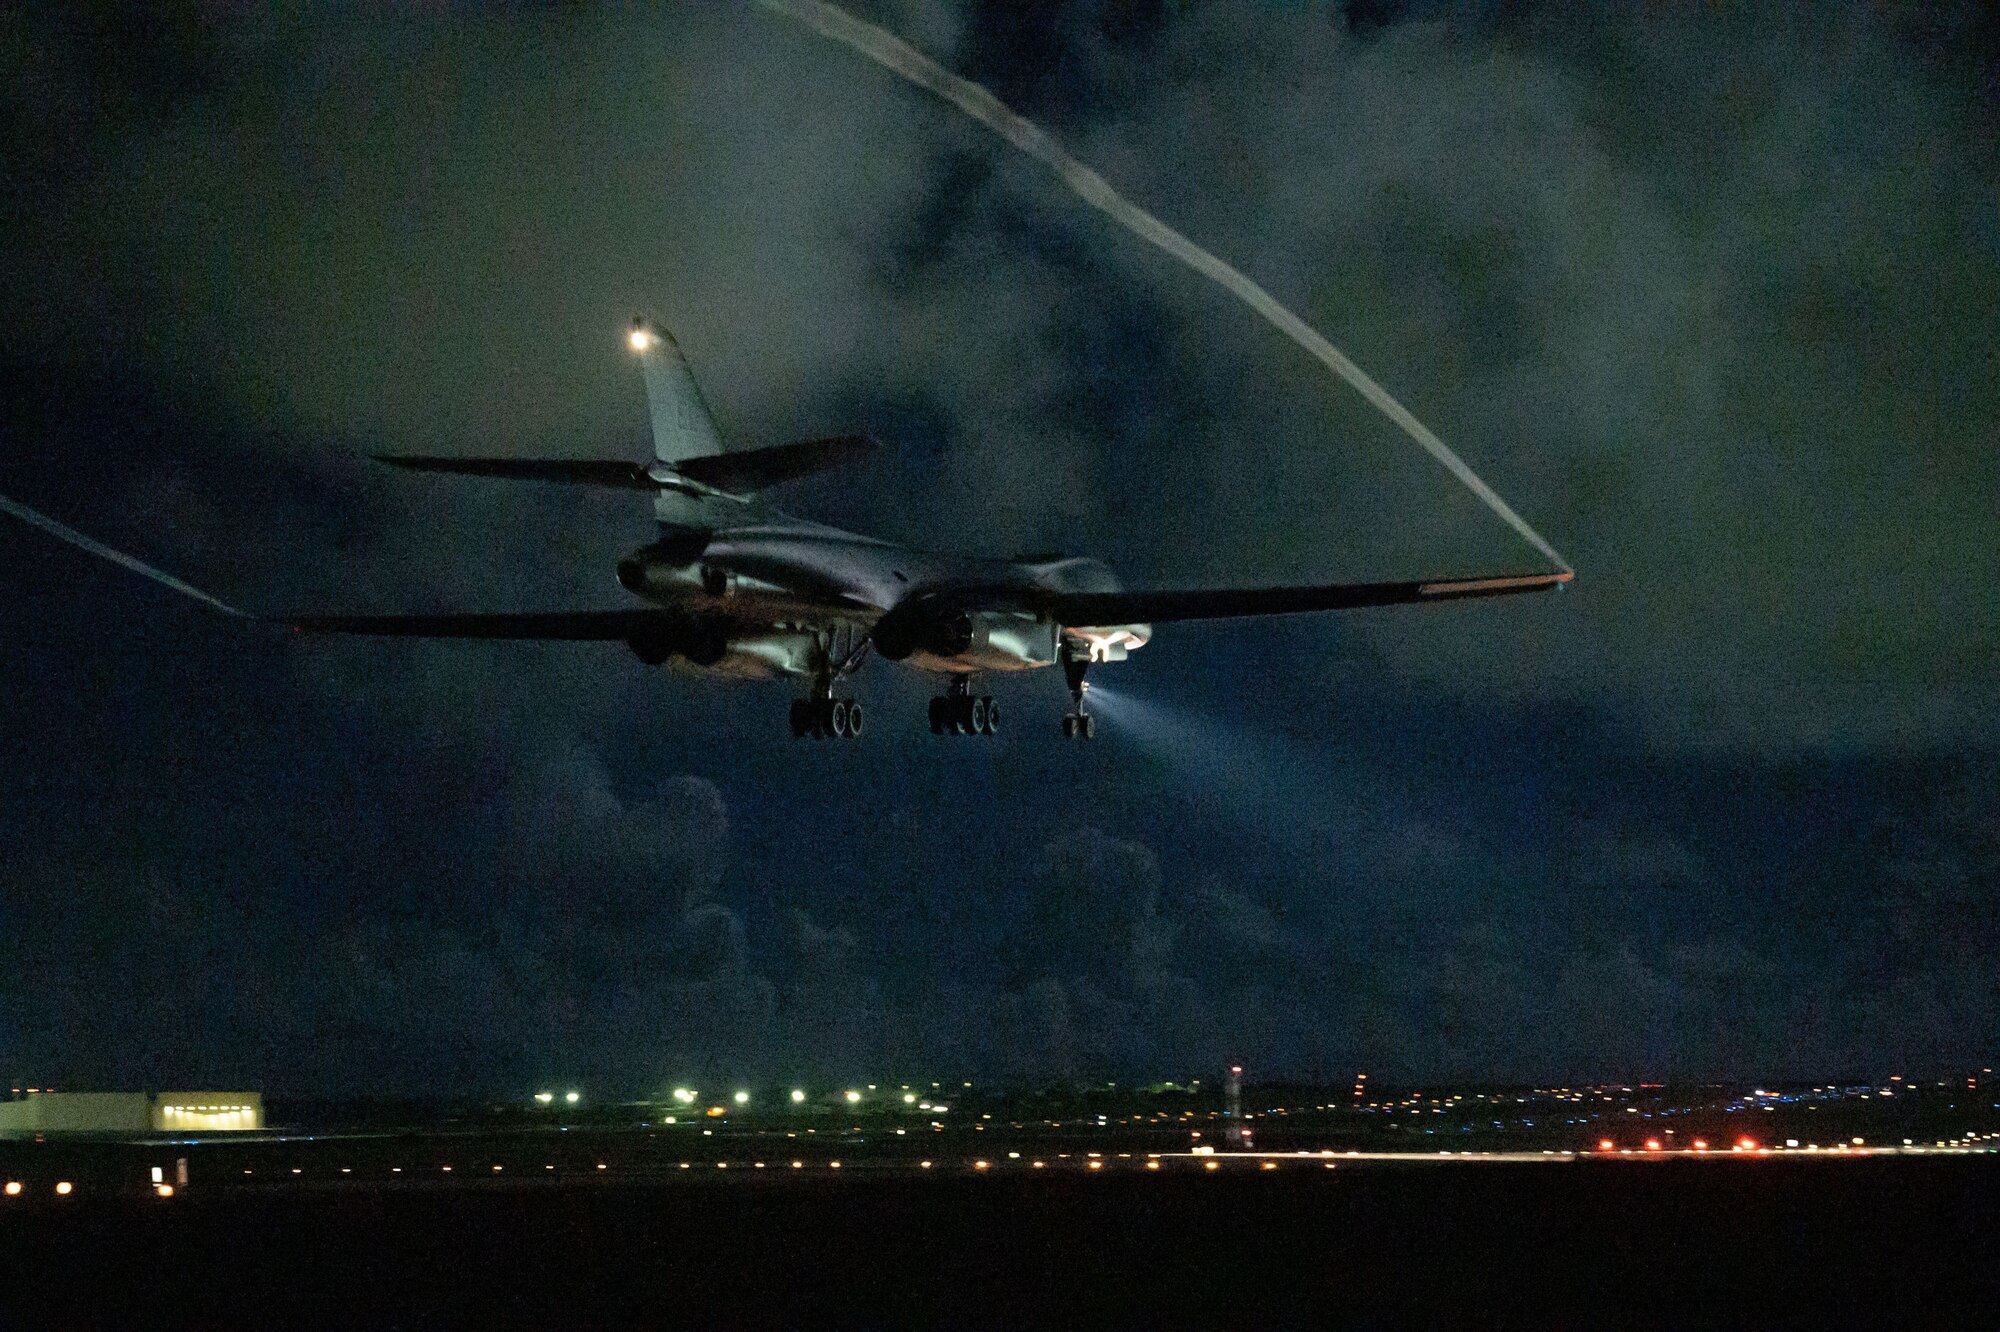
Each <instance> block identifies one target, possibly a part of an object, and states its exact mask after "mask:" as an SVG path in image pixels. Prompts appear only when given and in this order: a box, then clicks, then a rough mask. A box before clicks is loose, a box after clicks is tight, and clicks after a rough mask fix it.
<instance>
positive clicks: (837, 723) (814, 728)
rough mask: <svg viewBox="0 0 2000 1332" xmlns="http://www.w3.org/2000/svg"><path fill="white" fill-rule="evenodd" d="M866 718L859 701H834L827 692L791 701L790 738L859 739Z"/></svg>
mask: <svg viewBox="0 0 2000 1332" xmlns="http://www.w3.org/2000/svg"><path fill="white" fill-rule="evenodd" d="M864 720H865V716H864V714H863V712H862V710H861V700H860V699H858V698H857V699H845V698H835V697H833V695H832V691H831V690H830V689H829V690H828V691H827V692H825V693H817V692H816V693H815V694H814V695H813V697H811V698H795V699H793V700H792V738H793V739H794V740H803V739H804V738H805V737H807V736H811V737H812V738H813V739H815V740H819V739H823V738H825V737H827V736H832V737H833V738H834V739H836V740H859V739H860V738H861V727H862V724H863V722H864Z"/></svg>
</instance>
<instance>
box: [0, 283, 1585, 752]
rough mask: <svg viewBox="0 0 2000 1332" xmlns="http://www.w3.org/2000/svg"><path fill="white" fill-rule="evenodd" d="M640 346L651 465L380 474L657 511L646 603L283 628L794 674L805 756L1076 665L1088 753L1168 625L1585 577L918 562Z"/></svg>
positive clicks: (636, 325) (638, 584)
mask: <svg viewBox="0 0 2000 1332" xmlns="http://www.w3.org/2000/svg"><path fill="white" fill-rule="evenodd" d="M627 341H628V344H629V345H630V347H631V349H632V352H633V354H634V355H636V356H637V357H638V359H639V364H640V367H641V370H642V371H643V373H644V377H645V382H646V397H647V405H648V408H649V410H650V414H651V416H652V427H653V461H652V462H651V463H650V464H642V463H638V462H631V461H624V460H576V459H527V458H469V457H422V456H412V455H407V454H399V455H388V456H382V457H381V458H380V461H382V462H385V463H389V464H392V465H394V466H397V467H401V468H407V469H409V470H411V471H419V472H449V473H458V474H463V475H468V476H480V477H500V478H507V479H516V480H533V481H545V482H558V483H566V484H573V485H589V486H612V487H618V488H622V489H627V490H635V491H640V492H644V493H650V494H651V495H652V497H653V511H654V517H655V518H656V519H657V521H658V523H659V537H658V539H657V540H655V541H653V542H652V543H650V544H649V545H646V546H644V547H642V548H641V549H639V550H636V551H634V552H632V553H631V554H630V555H628V556H627V557H626V558H625V559H623V560H621V561H620V562H619V564H618V581H619V582H620V583H621V584H622V585H623V586H624V587H625V588H626V590H627V591H629V592H631V593H632V594H634V596H636V597H638V598H639V599H640V600H641V601H643V602H644V603H645V604H643V605H633V606H626V607H623V608H619V609H610V610H584V611H556V612H533V613H526V614H519V613H509V614H484V613H481V614H446V615H301V616H294V617H289V618H288V619H287V620H286V621H285V622H286V623H288V624H290V625H291V627H292V628H293V629H294V630H295V631H297V632H300V633H307V634H372V635H399V636H414V637H424V638H487V639H542V640H562V641H609V642H622V643H625V644H627V645H628V646H629V647H630V648H631V650H632V651H633V652H634V653H635V654H636V655H637V656H638V657H639V659H640V660H641V661H643V662H645V663H646V664H648V665H663V664H672V665H674V666H677V667H680V668H683V669H687V670H692V671H696V672H700V673H704V674H708V675H717V676H731V677H737V678H773V677H778V676H792V677H796V678H799V679H801V680H804V681H806V682H807V693H806V695H805V697H802V698H795V699H794V700H793V702H792V705H791V730H792V734H793V735H794V736H796V737H801V738H803V737H807V736H812V737H836V738H841V739H854V738H857V737H858V736H860V735H861V733H862V730H863V727H864V722H865V719H864V716H863V712H862V706H861V703H860V702H859V701H858V700H851V699H847V698H843V697H841V696H840V692H839V690H840V682H841V681H842V680H844V679H846V678H847V677H849V676H851V675H853V674H854V672H855V671H857V670H858V669H860V667H861V665H862V663H863V662H864V661H865V660H866V659H867V657H868V656H869V654H870V653H871V652H872V653H873V654H874V655H876V656H879V657H882V658H883V659H885V660H888V661H894V662H900V663H903V664H904V665H907V666H910V667H914V668H915V669H917V670H919V671H924V672H927V673H929V674H931V675H934V676H939V677H942V678H943V680H944V693H943V694H942V695H941V696H937V697H933V698H932V699H931V703H930V728H931V732H932V734H934V735H983V736H990V735H993V734H995V733H996V732H997V731H998V730H999V729H1000V705H999V702H998V701H997V700H995V699H994V698H992V697H991V696H990V695H986V694H981V693H977V692H975V691H974V686H975V684H976V682H977V680H978V679H979V677H980V676H981V675H983V674H986V673H989V672H996V673H997V672H1004V671H1020V670H1031V669H1034V668H1037V667H1042V666H1052V665H1060V666H1061V667H1062V669H1063V675H1064V677H1065V679H1066V681H1067V682H1068V685H1069V692H1070V697H1071V699H1072V705H1071V708H1070V711H1068V712H1067V713H1065V714H1064V716H1063V719H1062V731H1063V734H1064V735H1065V736H1067V737H1071V738H1075V739H1084V740H1087V739H1089V738H1091V736H1092V735H1093V734H1094V733H1095V731H1096V723H1095V718H1094V717H1093V716H1092V714H1091V713H1090V712H1089V711H1088V710H1087V708H1086V706H1085V700H1086V694H1087V691H1088V688H1089V686H1088V685H1087V684H1086V683H1085V680H1084V676H1085V673H1086V672H1087V671H1088V670H1089V668H1090V667H1091V666H1093V665H1095V664H1098V663H1102V662H1114V661H1122V660H1124V659H1125V657H1126V654H1127V653H1129V652H1131V651H1132V650H1133V649H1134V648H1139V647H1144V646H1145V645H1146V643H1147V642H1148V641H1149V640H1150V639H1151V638H1152V633H1153V630H1152V626H1153V625H1154V624H1156V623H1161V622H1169V621H1176V620H1201V619H1218V618H1226V617H1235V616H1256V615H1285V614H1294V613H1300V612H1308V611H1333V610H1349V609H1354V608H1357V607H1364V606H1390V605H1399V604H1405V603H1427V602H1434V601H1455V600H1460V599H1464V598H1468V597H1491V596H1502V595H1507V594H1511V593H1517V592H1536V591H1542V590H1545V589H1550V588H1560V587H1562V586H1563V585H1564V584H1565V583H1567V582H1569V580H1570V579H1571V578H1572V577H1574V575H1573V574H1572V573H1570V572H1569V571H1567V570H1565V571H1563V572H1560V573H1542V574H1512V575H1497V576H1484V577H1470V578H1434V579H1427V580H1423V581H1417V582H1394V583H1334V584H1327V585H1321V586H1307V587H1258V588H1244V589H1235V590H1184V591H1128V590H1125V589H1122V588H1121V587H1120V586H1119V583H1118V580H1117V578H1116V577H1115V576H1113V574H1112V572H1111V570H1110V569H1109V568H1107V567H1106V566H1105V565H1104V564H1103V562H1101V561H1099V560H1094V559H1079V558H1061V557H1049V558H1030V559H1021V560H987V559H970V558H962V557H955V556H950V555H941V554H932V553H927V552H923V551H918V550H913V549H910V548H909V547H906V546H900V545H897V544H895V543H893V542H888V541H882V540H878V539H876V538H873V537H867V536H860V535H857V534H855V533H852V532H844V531H841V530H839V529H838V528H833V527H827V526H824V525H822V524H819V523H814V522H808V521H805V520H802V519H798V518H793V517H790V516H787V515H785V514H782V513H780V512H778V510H776V509H775V508H772V507H771V506H769V505H768V504H767V503H766V502H765V501H764V499H763V492H764V491H766V490H768V489H770V488H771V487H773V486H776V485H779V484H781V483H783V482H786V481H792V480H796V479H798V478H800V477H803V476H808V475H811V474H812V473H815V472H819V471H822V470H824V469H826V468H829V467H834V466H837V465H839V464H841V463H845V462H849V461H851V460H853V459H855V458H857V457H859V456H861V455H863V454H865V453H867V452H868V451H869V450H870V449H871V448H872V447H873V445H872V444H871V442H870V441H869V440H868V439H867V438H865V437H860V436H837V437H833V438H828V439H815V440H807V441H804V442H802V443H795V444H779V445H774V446H770V447H765V448H757V449H748V450H739V451H734V452H730V451H725V450H724V448H723V445H722V439H721V437H720V435H719V434H718V433H717V431H716V428H715V422H714V420H713V418H712V417H711V416H710V415H709V412H708V409H707V406H706V404H705V403H704V402H703V400H702V395H701V390H700V388H699V387H698V385H697V384H696V383H695V378H694V374H693V372H692V371H691V370H690V369H689V367H688V363H687V359H686V357H685V356H683V355H682V353H681V349H680V347H679V346H678V344H676V343H675V341H674V339H673V337H672V336H671V335H670V334H669V333H667V332H666V331H665V330H663V329H661V328H659V327H657V326H655V325H654V324H652V323H651V322H649V321H648V320H646V319H645V318H643V317H638V318H634V319H633V321H632V327H631V331H630V333H629V334H628V336H627ZM4 507H6V508H7V509H8V511H9V512H13V513H15V514H16V516H20V517H25V518H28V520H29V521H32V522H35V523H36V524H37V525H38V526H42V527H44V528H46V529H48V530H50V531H53V532H55V534H56V535H58V536H61V537H63V538H64V539H65V540H72V541H74V542H75V543H76V544H79V545H82V546H84V548H86V549H90V550H92V551H93V552H94V553H96V554H99V555H102V556H104V557H106V558H109V559H113V560H115V561H117V562H118V563H120V564H124V565H126V566H127V567H130V568H135V569H137V570H138V571H139V572H141V573H145V574H147V575H148V576H149V577H154V578H156V579H158V580H160V581H162V582H165V583H167V584H168V585H169V586H172V587H174V588H175V589H176V590H178V591H181V592H184V593H186V594H188V595H192V596H195V597H197V598H198V599H200V600H201V601H203V602H205V603H207V604H208V605H210V606H211V607H213V608H215V609H218V610H222V611H224V612H227V613H229V614H232V615H244V612H241V611H237V610H235V609H234V608H233V607H230V606H228V605H226V604H225V603H223V602H221V601H219V600H217V599H216V598H214V597H211V596H209V595H208V594H207V593H204V592H201V591H200V590H199V589H196V588H193V587H190V586H188V585H187V584H185V583H182V582H180V580H178V579H175V578H172V577H171V576H170V575H166V574H162V573H160V572H159V571H158V570H155V569H151V568H150V567H148V566H145V565H142V564H141V563H140V562H139V561H137V560H134V559H133V558H132V557H130V556H127V555H123V554H121V553H119V552H116V551H112V550H110V549H109V548H107V547H103V546H100V545H99V544H98V543H96V542H94V541H91V540H90V539H89V538H88V537H84V536H83V535H82V534H81V533H76V532H72V531H70V530H69V529H67V528H63V527H62V526H61V525H60V524H58V523H55V522H54V521H53V520H50V519H45V518H43V517H42V516H41V515H38V514H33V512H32V511H29V510H24V509H22V508H21V507H20V506H16V505H13V504H12V503H11V502H8V503H7V504H6V505H5V506H4ZM246 618H265V617H256V616H246Z"/></svg>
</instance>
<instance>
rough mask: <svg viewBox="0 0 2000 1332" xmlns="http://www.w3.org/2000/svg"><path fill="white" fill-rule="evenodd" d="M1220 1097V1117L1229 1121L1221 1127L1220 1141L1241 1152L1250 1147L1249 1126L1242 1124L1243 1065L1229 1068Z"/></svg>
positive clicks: (1233, 1065)
mask: <svg viewBox="0 0 2000 1332" xmlns="http://www.w3.org/2000/svg"><path fill="white" fill-rule="evenodd" d="M1222 1097H1223V1099H1222V1117H1223V1118H1224V1119H1226V1120H1228V1121H1229V1122H1228V1123H1227V1124H1226V1125H1224V1126H1223V1129H1222V1140H1223V1141H1224V1142H1226V1143H1228V1144H1229V1145H1230V1146H1231V1147H1234V1148H1236V1149H1237V1150H1238V1151H1242V1150H1244V1149H1245V1148H1247V1147H1249V1146H1250V1126H1249V1125H1248V1124H1246V1123H1244V1122H1243V1065H1241V1064H1231V1065H1230V1066H1229V1081H1228V1082H1226V1083H1225V1084H1223V1094H1222Z"/></svg>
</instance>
